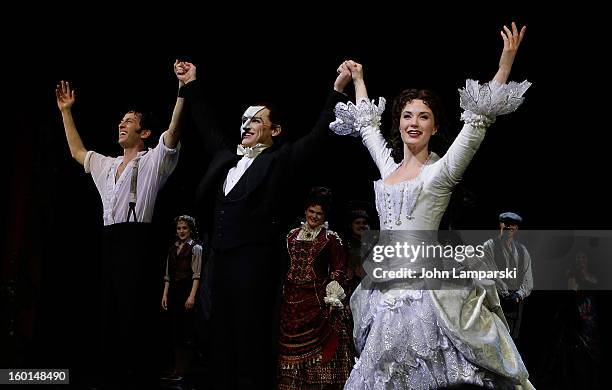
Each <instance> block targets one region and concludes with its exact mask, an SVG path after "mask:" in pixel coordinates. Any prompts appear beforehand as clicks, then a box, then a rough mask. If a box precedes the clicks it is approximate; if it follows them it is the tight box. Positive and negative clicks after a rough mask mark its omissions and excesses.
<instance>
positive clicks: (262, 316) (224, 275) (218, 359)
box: [210, 245, 280, 389]
mask: <svg viewBox="0 0 612 390" xmlns="http://www.w3.org/2000/svg"><path fill="white" fill-rule="evenodd" d="M210 261H213V262H214V263H213V264H214V268H213V277H212V279H213V286H212V291H211V293H212V294H211V295H212V297H211V298H212V305H211V306H212V307H211V309H212V310H211V332H212V334H211V338H212V348H213V350H212V354H211V355H212V358H213V362H212V368H213V370H212V372H213V373H214V374H213V375H214V376H215V377H214V378H213V382H214V389H272V388H273V387H274V381H275V377H276V375H275V367H276V358H277V355H276V343H277V342H278V341H277V327H278V300H277V299H278V296H277V295H278V286H279V283H280V268H279V261H278V248H275V247H274V246H273V245H249V246H243V247H240V248H236V249H232V250H228V251H223V252H219V251H214V250H213V251H212V253H211V257H210Z"/></svg>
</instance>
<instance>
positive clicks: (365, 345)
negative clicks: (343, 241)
mask: <svg viewBox="0 0 612 390" xmlns="http://www.w3.org/2000/svg"><path fill="white" fill-rule="evenodd" d="M524 33H525V27H523V28H522V29H521V31H520V32H519V31H518V29H517V27H516V25H515V24H514V23H512V27H511V29H509V28H507V27H505V26H504V30H503V31H502V38H503V41H504V49H503V51H502V55H501V58H500V63H499V70H498V72H497V74H496V75H495V77H494V78H493V80H492V81H491V82H490V83H487V84H484V85H479V84H478V82H476V81H473V80H468V81H467V83H466V88H465V89H463V90H460V91H459V92H460V105H461V107H462V108H463V109H464V110H465V111H464V112H463V114H462V115H461V118H462V120H463V121H464V122H465V125H464V126H463V128H462V130H461V132H460V133H459V135H458V136H457V138H456V139H455V140H454V142H453V143H452V145H451V146H450V148H449V150H448V151H447V153H446V154H445V155H444V156H443V157H441V158H440V157H439V156H438V155H436V154H435V153H430V151H429V149H428V145H429V139H430V137H431V136H432V135H433V134H435V132H436V131H437V130H438V122H437V121H436V112H437V111H438V108H439V107H438V105H437V98H436V97H435V95H433V94H432V93H431V92H429V91H427V90H421V91H417V90H407V91H404V92H403V93H402V94H400V96H398V99H396V101H395V103H394V109H393V116H394V118H393V122H394V129H395V131H396V132H398V129H399V137H401V142H402V143H399V144H398V143H397V142H396V145H395V146H396V152H397V151H398V149H399V151H403V160H402V161H401V162H400V163H396V162H395V161H394V159H393V157H392V149H391V148H389V147H388V146H387V142H386V141H385V139H384V138H383V136H382V135H381V132H380V117H381V114H382V112H383V110H384V105H385V101H384V99H383V98H381V99H380V101H379V105H378V106H376V105H375V104H374V101H372V102H370V101H369V100H368V96H367V91H366V88H365V84H364V81H363V71H362V67H361V65H360V64H357V63H355V62H353V61H347V62H346V64H347V65H348V66H349V68H350V69H351V73H352V76H353V83H354V85H355V92H356V100H357V102H358V103H357V105H354V104H352V103H349V104H348V105H345V104H338V106H337V107H336V121H334V122H333V123H332V124H331V125H330V127H331V128H332V130H333V131H335V132H336V133H338V134H350V133H358V134H359V135H360V136H361V138H362V140H363V143H364V144H365V146H366V147H367V148H368V150H369V152H370V154H371V156H372V158H373V160H374V162H375V163H376V165H377V167H378V169H379V171H380V175H381V179H380V180H378V181H376V182H374V191H375V195H376V203H377V211H378V214H379V218H380V226H381V230H401V231H426V230H429V231H432V230H437V229H438V226H439V223H440V219H441V218H442V215H443V213H444V211H445V209H446V207H447V206H448V203H449V200H450V197H451V193H452V190H453V187H454V186H455V185H456V184H457V183H458V182H459V180H460V179H461V176H462V174H463V172H464V171H465V169H466V167H467V165H468V164H469V162H470V160H471V159H472V157H473V155H474V153H475V152H476V150H477V149H478V147H479V145H480V143H481V141H482V139H483V137H484V135H485V132H486V129H487V127H488V126H489V125H490V124H491V123H493V122H494V121H495V117H496V116H497V115H502V114H506V113H509V112H512V111H514V110H516V108H517V107H518V106H519V105H520V104H521V103H522V100H523V98H522V95H523V93H524V92H525V91H526V90H527V88H528V87H529V85H530V83H528V82H527V81H524V82H523V83H521V84H516V83H510V84H509V85H506V84H505V83H506V80H507V78H508V75H509V73H510V69H511V67H512V63H513V61H514V57H515V55H516V51H517V49H518V47H519V44H520V42H521V40H522V38H523V35H524ZM398 140H399V138H398ZM397 146H399V148H398V147H397ZM470 283H471V282H470ZM351 310H352V312H353V318H354V322H355V326H354V339H355V344H356V347H357V349H358V352H359V353H360V357H359V359H358V360H357V362H356V364H355V366H354V368H353V370H352V372H351V375H350V378H349V380H348V381H347V383H346V385H345V389H432V388H439V387H444V386H449V385H452V384H456V383H473V384H477V385H482V386H486V387H495V388H515V387H517V388H521V387H520V386H523V388H532V386H531V384H530V383H529V381H528V373H527V369H526V368H525V365H524V364H523V361H522V359H521V357H520V355H519V353H518V351H517V349H516V346H515V345H514V343H513V341H512V338H511V337H510V335H509V333H508V330H507V327H506V323H505V319H504V317H503V314H502V312H501V310H500V307H499V298H498V297H497V293H496V291H495V288H494V287H492V285H487V284H486V283H476V282H474V283H471V288H468V289H460V290H420V289H399V290H398V289H393V290H384V289H382V288H379V287H377V286H376V283H375V282H373V280H372V278H370V277H366V278H365V279H364V281H363V282H362V285H361V286H360V287H359V288H357V290H356V291H355V293H354V294H353V295H352V297H351Z"/></svg>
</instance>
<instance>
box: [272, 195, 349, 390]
mask: <svg viewBox="0 0 612 390" xmlns="http://www.w3.org/2000/svg"><path fill="white" fill-rule="evenodd" d="M330 203H331V191H330V190H329V189H327V188H325V187H315V188H313V189H312V190H311V192H310V195H309V197H308V199H307V201H306V203H305V211H304V213H305V217H306V222H305V223H303V224H302V227H301V228H297V229H293V230H291V231H290V232H289V235H288V236H287V250H288V251H289V261H290V263H289V270H288V272H287V276H286V278H285V282H284V285H283V297H282V304H281V317H280V321H281V324H280V336H279V363H278V366H279V367H278V368H279V381H278V388H279V389H283V390H284V389H341V388H342V387H343V386H344V383H345V382H346V380H347V378H348V375H349V373H350V371H351V368H352V366H353V354H352V352H351V351H352V348H350V342H351V339H350V334H351V332H350V329H349V328H348V326H347V323H348V322H347V321H346V319H347V318H346V311H345V310H344V307H343V306H344V305H343V303H342V300H343V299H345V298H346V296H345V294H344V290H343V288H342V286H341V285H342V284H343V283H344V282H345V269H346V254H345V251H344V248H343V247H342V241H341V240H340V237H338V234H336V233H335V232H333V231H331V230H329V229H328V228H327V226H326V223H324V222H325V216H326V215H327V213H328V211H329V205H330Z"/></svg>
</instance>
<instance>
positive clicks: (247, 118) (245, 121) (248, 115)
mask: <svg viewBox="0 0 612 390" xmlns="http://www.w3.org/2000/svg"><path fill="white" fill-rule="evenodd" d="M264 108H266V107H264V106H250V107H249V108H247V109H246V111H245V112H244V114H242V126H240V139H242V137H243V136H244V133H245V132H246V131H247V130H248V129H249V128H250V127H251V120H252V119H253V117H254V116H255V115H257V113H258V112H259V111H261V110H263V109H264Z"/></svg>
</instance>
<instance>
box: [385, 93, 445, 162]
mask: <svg viewBox="0 0 612 390" xmlns="http://www.w3.org/2000/svg"><path fill="white" fill-rule="evenodd" d="M415 99H420V100H422V101H423V102H424V103H425V104H426V105H427V107H429V108H430V109H431V112H432V113H433V118H434V124H435V125H436V126H437V128H438V131H437V132H436V136H435V137H432V138H431V139H430V145H431V148H430V149H434V150H438V151H441V150H440V149H443V148H444V147H445V144H446V137H445V134H444V131H443V130H444V129H445V128H446V114H445V113H444V108H443V107H442V101H441V99H440V97H439V96H438V95H437V94H436V93H435V92H433V91H431V90H429V89H413V88H412V89H405V90H403V91H402V92H400V94H399V95H398V96H397V97H396V98H395V99H394V100H393V108H392V110H391V116H392V118H391V123H392V127H391V133H390V139H389V144H390V145H391V149H392V150H391V156H393V159H394V160H395V161H396V162H399V161H401V160H402V159H403V158H404V142H403V141H402V135H401V134H400V130H399V127H400V118H401V116H402V111H403V109H404V107H405V106H406V104H408V103H410V102H411V101H413V100H415Z"/></svg>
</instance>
